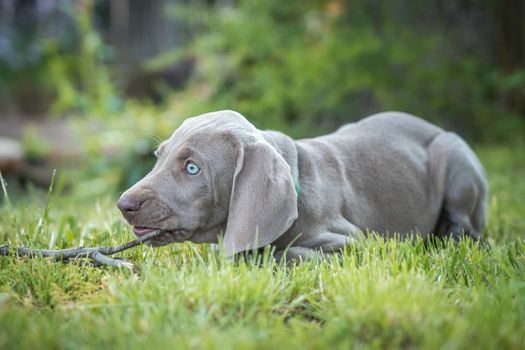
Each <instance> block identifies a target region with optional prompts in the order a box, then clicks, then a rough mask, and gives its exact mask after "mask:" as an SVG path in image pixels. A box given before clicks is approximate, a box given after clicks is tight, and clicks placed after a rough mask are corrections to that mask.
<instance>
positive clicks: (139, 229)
mask: <svg viewBox="0 0 525 350" xmlns="http://www.w3.org/2000/svg"><path fill="white" fill-rule="evenodd" d="M157 230H158V229H156V228H151V227H145V226H133V233H134V234H135V236H137V237H142V236H145V235H147V234H148V233H150V232H153V231H157Z"/></svg>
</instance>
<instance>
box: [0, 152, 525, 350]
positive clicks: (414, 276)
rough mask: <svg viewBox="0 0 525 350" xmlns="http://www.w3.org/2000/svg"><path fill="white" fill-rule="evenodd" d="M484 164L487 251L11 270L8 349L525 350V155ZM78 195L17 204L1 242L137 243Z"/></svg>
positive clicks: (3, 326)
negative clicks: (287, 263)
mask: <svg viewBox="0 0 525 350" xmlns="http://www.w3.org/2000/svg"><path fill="white" fill-rule="evenodd" d="M478 153H479V155H480V157H481V159H482V162H483V163H484V164H485V166H486V169H487V171H488V174H489V180H490V186H491V199H490V217H489V222H488V226H487V230H486V232H485V236H486V237H488V240H487V242H488V244H487V245H486V246H480V245H478V244H473V243H472V242H470V241H462V242H460V244H459V245H458V246H457V247H455V246H454V245H453V244H451V243H450V242H445V243H443V244H442V245H441V246H437V247H425V246H424V245H423V244H422V243H421V242H416V243H410V242H400V241H396V240H387V241H385V240H382V239H380V238H374V239H370V240H368V241H367V242H366V244H365V246H364V247H361V248H359V249H358V250H357V249H348V250H347V251H345V252H344V254H343V256H342V258H341V259H327V260H325V261H323V262H317V263H314V262H308V263H304V264H301V265H299V266H295V267H293V268H289V269H285V268H283V267H282V266H275V265H274V264H273V263H272V262H271V261H269V262H267V263H266V264H263V266H260V265H259V266H257V265H255V264H251V263H249V262H241V263H236V264H233V263H230V262H228V261H225V260H224V259H222V258H221V257H219V256H218V254H217V253H216V252H215V250H213V249H211V248H210V247H209V246H207V245H193V244H178V245H171V246H168V247H164V248H161V249H151V248H148V247H139V248H136V249H134V250H131V251H127V252H124V253H122V256H125V257H127V258H131V259H133V260H134V261H135V262H136V263H137V265H138V268H139V273H138V274H131V273H130V272H128V271H126V270H116V269H112V268H104V269H99V268H93V267H90V266H86V265H82V264H80V263H72V264H68V265H64V264H60V263H53V262H50V261H48V260H44V259H33V260H30V259H27V258H17V257H14V256H10V257H0V348H2V349H25V348H54V349H56V348H74V349H82V348H95V347H97V348H117V349H127V348H137V349H155V348H197V349H201V348H221V349H223V348H224V349H228V348H236V349H237V348H248V349H249V348H258V349H273V348H280V349H285V348H314V349H315V348H318V349H332V348H344V349H348V348H354V347H364V348H403V349H407V348H426V349H436V348H446V349H457V348H460V349H464V348H472V349H476V348H494V349H496V348H497V349H500V348H509V349H520V348H521V349H523V348H525V240H524V239H523V237H524V234H525V151H524V150H520V149H519V148H511V147H500V148H494V147H493V148H480V149H478ZM84 188H85V187H84ZM8 190H9V187H8ZM74 193H75V192H74V191H73V192H70V193H69V194H68V193H66V192H64V191H61V190H57V191H56V192H54V193H52V195H51V197H50V198H49V201H46V194H45V193H44V194H39V193H37V192H32V193H30V194H29V195H28V196H26V197H23V198H14V196H13V195H12V196H11V206H10V205H8V203H7V201H4V205H3V207H1V208H0V242H8V241H9V242H10V243H12V244H13V245H24V246H31V247H40V248H47V247H49V246H50V245H51V246H54V247H71V246H78V245H79V243H80V242H81V240H83V241H84V243H85V245H86V246H87V245H99V244H117V243H122V242H125V241H128V240H130V239H131V238H132V235H131V233H130V229H129V227H127V226H126V225H125V224H124V223H123V220H122V219H121V218H120V215H119V213H118V211H117V210H116V208H115V206H114V202H115V200H116V198H117V194H116V193H115V194H111V195H107V196H105V197H101V198H98V199H93V198H91V199H89V197H86V196H83V197H81V198H79V197H78V196H75V195H74ZM46 203H48V204H47V205H46ZM39 221H41V225H40V226H39V224H38V223H39Z"/></svg>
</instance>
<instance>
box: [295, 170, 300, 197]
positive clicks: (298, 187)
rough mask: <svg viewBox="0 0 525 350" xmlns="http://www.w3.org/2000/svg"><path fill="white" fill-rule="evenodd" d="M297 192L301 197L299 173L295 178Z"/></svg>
mask: <svg viewBox="0 0 525 350" xmlns="http://www.w3.org/2000/svg"><path fill="white" fill-rule="evenodd" d="M295 193H297V197H299V194H300V193H301V185H300V184H299V174H297V178H296V179H295Z"/></svg>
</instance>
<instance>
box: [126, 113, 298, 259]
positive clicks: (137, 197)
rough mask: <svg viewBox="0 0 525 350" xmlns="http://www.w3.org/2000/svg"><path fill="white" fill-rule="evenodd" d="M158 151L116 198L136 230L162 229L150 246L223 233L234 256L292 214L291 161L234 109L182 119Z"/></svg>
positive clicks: (275, 231)
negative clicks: (141, 174) (142, 173)
mask: <svg viewBox="0 0 525 350" xmlns="http://www.w3.org/2000/svg"><path fill="white" fill-rule="evenodd" d="M155 153H156V155H157V157H158V160H157V163H156V164H155V166H154V168H153V169H152V170H151V172H150V173H149V174H147V175H146V176H145V177H144V178H143V179H142V180H140V181H139V182H138V183H137V184H135V185H134V186H133V187H131V188H130V189H128V190H127V191H126V192H125V193H124V194H123V195H122V196H121V197H120V200H119V201H118V207H119V209H120V210H121V211H122V214H123V215H124V217H125V218H126V220H127V221H128V222H129V223H130V224H131V225H133V232H134V233H135V235H136V236H143V235H145V234H147V233H149V232H151V231H152V230H161V231H163V232H164V234H163V235H162V236H160V237H159V238H158V239H156V240H154V241H152V242H150V243H151V245H154V246H161V245H165V244H168V243H172V242H181V241H185V240H191V241H193V242H208V243H215V242H217V240H218V234H219V233H220V232H221V231H224V240H223V244H224V251H225V253H226V254H227V255H232V254H235V253H238V252H241V251H244V250H248V249H254V248H259V247H262V246H265V245H267V244H270V243H271V242H273V241H275V240H276V239H277V238H278V237H279V236H280V235H282V234H283V233H284V232H285V231H286V230H287V229H288V228H289V227H290V226H291V225H292V223H293V221H294V220H295V219H296V218H297V215H298V214H297V196H296V193H295V186H294V183H295V182H294V179H293V177H292V172H291V169H290V166H289V165H288V163H287V162H286V161H285V160H284V158H283V157H282V156H281V154H279V152H277V150H276V149H275V148H274V147H273V146H272V145H271V144H270V143H268V142H267V141H266V140H265V139H264V137H263V136H262V134H261V132H260V131H258V130H257V129H256V128H255V127H254V126H253V125H252V124H251V123H249V122H248V121H247V120H246V119H245V118H244V117H243V116H242V115H240V114H239V113H236V112H233V111H220V112H213V113H208V114H204V115H201V116H198V117H194V118H190V119H187V120H186V121H185V122H184V123H183V124H182V125H181V126H180V127H179V128H178V129H177V130H176V131H175V132H174V133H173V135H172V136H171V137H170V138H169V139H168V140H167V141H165V142H163V143H162V144H161V145H160V146H159V147H158V149H157V151H156V152H155Z"/></svg>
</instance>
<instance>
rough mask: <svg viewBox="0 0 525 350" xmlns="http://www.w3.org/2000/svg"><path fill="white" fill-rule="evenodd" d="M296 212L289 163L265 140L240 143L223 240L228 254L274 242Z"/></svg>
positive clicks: (289, 224)
mask: <svg viewBox="0 0 525 350" xmlns="http://www.w3.org/2000/svg"><path fill="white" fill-rule="evenodd" d="M297 215H298V213H297V194H296V192H295V182H294V179H293V178H292V173H291V170H290V166H289V165H288V163H286V161H285V160H284V159H283V157H282V156H281V155H280V154H279V153H278V152H277V151H276V150H275V148H274V147H272V146H271V145H270V144H269V143H268V142H266V141H260V142H256V143H251V144H247V145H239V146H238V147H237V164H236V168H235V174H234V177H233V187H232V193H231V198H230V208H229V214H228V223H227V225H226V232H225V234H224V241H223V245H224V251H225V253H226V255H227V256H231V255H233V254H236V253H239V252H242V251H246V250H250V249H256V248H260V247H263V246H265V245H268V244H270V243H272V242H273V241H275V240H276V239H277V238H278V237H279V236H281V235H282V234H283V233H284V232H286V230H288V228H290V226H291V225H292V223H293V222H294V220H295V219H296V218H297Z"/></svg>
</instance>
